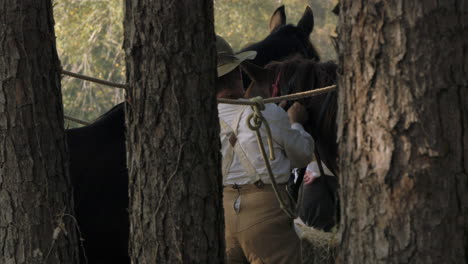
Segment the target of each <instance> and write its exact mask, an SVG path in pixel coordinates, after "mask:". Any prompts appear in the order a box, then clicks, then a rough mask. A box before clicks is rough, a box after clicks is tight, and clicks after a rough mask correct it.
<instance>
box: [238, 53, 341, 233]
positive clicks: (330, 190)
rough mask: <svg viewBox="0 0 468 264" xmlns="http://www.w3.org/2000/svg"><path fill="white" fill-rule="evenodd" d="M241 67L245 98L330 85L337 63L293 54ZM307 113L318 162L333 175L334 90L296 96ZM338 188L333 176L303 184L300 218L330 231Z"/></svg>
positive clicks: (335, 106)
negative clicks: (246, 86) (248, 78)
mask: <svg viewBox="0 0 468 264" xmlns="http://www.w3.org/2000/svg"><path fill="white" fill-rule="evenodd" d="M243 68H244V70H245V71H246V72H247V73H248V74H249V75H250V76H251V77H252V79H253V80H254V82H253V83H252V84H251V85H250V87H249V89H248V90H247V92H246V97H253V96H262V97H264V98H267V97H271V96H272V95H275V96H280V95H287V94H292V93H298V92H303V91H307V90H313V89H317V88H322V87H325V86H329V85H333V84H335V82H336V70H337V65H336V64H335V63H333V62H324V63H320V62H316V61H315V60H307V59H303V58H300V57H297V56H296V57H293V58H290V59H287V60H285V61H282V62H272V63H270V64H268V65H267V66H266V67H265V68H264V69H262V68H259V67H257V66H255V65H253V64H249V63H244V64H243ZM275 86H276V87H278V88H276V91H275ZM299 102H300V103H301V104H302V105H304V106H305V107H306V109H307V112H308V114H309V120H308V122H307V124H306V125H305V129H306V130H307V131H308V132H309V133H310V134H311V135H312V136H313V138H314V140H315V142H316V150H317V151H318V153H319V155H320V157H321V159H322V161H323V162H324V163H325V164H326V166H327V167H328V168H329V169H330V170H331V171H332V172H333V173H334V174H335V175H337V173H338V167H337V156H338V153H337V151H338V148H337V143H336V131H337V127H336V112H337V93H336V92H335V91H334V92H330V93H327V94H321V95H317V96H313V97H309V98H304V99H300V100H299ZM337 188H338V181H337V178H336V177H334V176H329V177H328V176H327V177H320V178H318V179H317V180H315V181H314V183H313V184H310V185H307V186H305V187H304V200H303V201H304V210H303V211H302V212H301V218H302V219H303V220H304V221H305V222H306V223H308V224H309V225H312V226H314V227H317V228H320V229H324V230H330V229H331V228H332V227H333V226H334V225H335V224H336V223H337V221H338V219H337V209H338V204H337V202H338V200H337V197H336V193H337Z"/></svg>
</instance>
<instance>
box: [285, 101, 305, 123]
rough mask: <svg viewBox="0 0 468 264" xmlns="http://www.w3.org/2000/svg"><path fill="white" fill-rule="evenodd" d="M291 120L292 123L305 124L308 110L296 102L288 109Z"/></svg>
mask: <svg viewBox="0 0 468 264" xmlns="http://www.w3.org/2000/svg"><path fill="white" fill-rule="evenodd" d="M288 116H289V121H290V122H291V124H292V123H301V124H305V122H307V111H306V109H305V107H304V106H302V105H301V104H300V103H298V102H295V103H294V104H293V105H292V106H291V107H290V108H289V110H288Z"/></svg>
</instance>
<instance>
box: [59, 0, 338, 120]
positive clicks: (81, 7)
mask: <svg viewBox="0 0 468 264" xmlns="http://www.w3.org/2000/svg"><path fill="white" fill-rule="evenodd" d="M336 2H337V0H320V1H319V0H313V1H312V0H269V1H258V0H214V7H215V29H216V32H217V34H219V35H221V36H223V37H225V38H226V39H227V40H228V41H229V42H230V43H231V45H232V46H233V48H234V49H235V50H239V49H241V48H242V47H243V46H245V45H247V44H249V43H252V42H256V41H259V40H262V39H263V38H265V37H266V36H267V35H268V22H269V20H270V16H271V14H272V13H273V11H274V10H275V9H276V8H277V7H279V6H280V5H283V4H284V5H285V7H286V15H287V22H288V23H291V24H296V23H297V21H298V20H299V18H300V17H301V16H302V13H303V12H304V9H305V7H306V5H310V6H311V7H312V10H313V12H314V16H315V26H314V31H313V33H312V35H311V40H312V42H313V44H314V45H315V47H316V48H317V49H318V50H319V52H320V55H321V57H322V60H330V59H335V57H336V55H335V51H334V49H333V45H332V43H331V41H330V35H331V34H334V32H335V26H336V23H337V17H336V16H335V15H334V14H333V13H332V12H331V10H332V9H333V7H334V6H335V4H336ZM54 17H55V23H56V24H55V32H56V35H57V50H58V53H59V56H60V59H61V62H62V67H63V68H64V69H66V70H69V71H73V72H78V73H81V74H85V75H89V76H93V77H97V78H101V79H105V80H109V81H112V82H117V83H124V82H125V77H124V76H125V69H124V65H125V63H124V51H123V50H122V41H123V26H122V23H123V1H118V0H107V1H103V0H102V1H101V0H55V1H54ZM62 89H63V91H62V93H63V103H64V111H65V115H69V116H73V117H76V118H80V119H83V120H87V121H92V120H94V119H96V118H97V117H99V116H100V115H102V114H103V113H105V112H106V111H107V110H109V109H110V108H111V107H112V106H114V105H115V104H117V103H120V102H122V101H123V100H124V92H123V90H120V89H114V88H109V87H106V86H102V85H97V84H94V83H90V82H84V81H81V80H78V79H74V78H70V77H67V76H64V77H63V79H62ZM65 126H66V127H76V126H78V124H76V123H72V122H67V123H66V124H65Z"/></svg>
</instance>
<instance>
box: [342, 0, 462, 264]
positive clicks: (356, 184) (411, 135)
mask: <svg viewBox="0 0 468 264" xmlns="http://www.w3.org/2000/svg"><path fill="white" fill-rule="evenodd" d="M340 12H341V13H340V24H339V25H340V26H339V27H340V28H339V39H340V40H339V41H340V66H341V76H340V81H339V86H340V91H339V93H340V104H339V105H340V111H339V121H338V123H339V125H340V128H339V143H340V157H341V161H340V171H341V174H340V178H341V188H342V189H341V190H342V201H343V204H342V216H343V217H342V225H341V228H342V244H341V252H340V256H339V260H338V262H339V263H359V264H361V263H424V264H428V263H465V262H466V257H467V256H466V252H465V246H466V243H467V241H466V234H464V232H466V231H464V225H466V219H467V218H466V213H467V201H468V199H467V193H468V186H467V184H468V183H467V175H468V171H467V170H468V106H467V105H468V89H467V88H468V83H467V75H466V74H467V69H468V48H467V47H468V45H467V44H468V38H467V36H468V31H467V28H466V23H467V22H468V20H467V18H468V16H467V13H468V4H467V3H466V1H463V0H450V1H448V0H447V1H430V0H424V1H405V0H396V1H366V0H365V1H355V0H341V11H340ZM464 222H465V223H464Z"/></svg>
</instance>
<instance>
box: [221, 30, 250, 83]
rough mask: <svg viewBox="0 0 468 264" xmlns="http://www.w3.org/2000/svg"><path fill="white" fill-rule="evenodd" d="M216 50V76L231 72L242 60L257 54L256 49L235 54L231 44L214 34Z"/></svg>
mask: <svg viewBox="0 0 468 264" xmlns="http://www.w3.org/2000/svg"><path fill="white" fill-rule="evenodd" d="M216 50H217V51H218V68H217V70H218V77H221V76H223V75H225V74H227V73H229V72H231V71H232V70H234V69H235V68H236V67H237V66H239V65H240V64H241V63H242V62H243V61H245V60H252V59H254V58H255V56H257V52H256V51H244V52H240V53H237V54H235V53H234V51H233V50H232V48H231V45H229V43H227V41H226V40H224V39H223V38H222V37H220V36H218V35H216Z"/></svg>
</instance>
